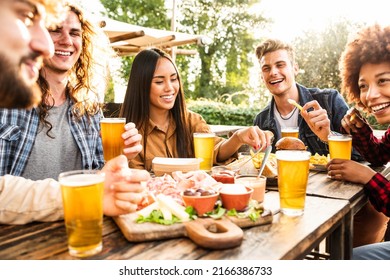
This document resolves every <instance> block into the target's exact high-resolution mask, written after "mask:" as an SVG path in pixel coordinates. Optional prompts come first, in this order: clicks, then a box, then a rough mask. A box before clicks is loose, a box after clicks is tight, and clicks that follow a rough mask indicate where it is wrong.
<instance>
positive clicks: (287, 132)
mask: <svg viewBox="0 0 390 280" xmlns="http://www.w3.org/2000/svg"><path fill="white" fill-rule="evenodd" d="M281 132H282V137H295V138H298V136H299V127H286V126H285V127H282V128H281Z"/></svg>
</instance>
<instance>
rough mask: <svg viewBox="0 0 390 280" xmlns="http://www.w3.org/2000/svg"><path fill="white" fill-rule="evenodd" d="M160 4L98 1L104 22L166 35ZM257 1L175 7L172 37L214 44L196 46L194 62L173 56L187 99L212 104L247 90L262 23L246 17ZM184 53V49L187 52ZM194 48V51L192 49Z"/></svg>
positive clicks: (204, 1) (185, 0) (194, 1)
mask: <svg viewBox="0 0 390 280" xmlns="http://www.w3.org/2000/svg"><path fill="white" fill-rule="evenodd" d="M164 2H165V1H164V0H151V1H149V0H118V1H111V0H101V3H102V4H103V6H104V7H105V8H106V10H107V16H109V17H110V18H113V19H116V20H121V21H124V22H128V23H132V24H137V25H141V26H145V27H153V28H160V29H169V23H170V19H168V17H167V10H166V8H165V6H164ZM257 2H258V1H256V0H229V1H227V0H216V1H213V0H200V1H199V0H182V1H180V3H181V4H180V5H179V7H178V9H177V10H178V28H177V30H176V31H181V32H187V33H192V34H204V35H206V36H208V37H210V38H212V39H213V43H212V44H210V45H208V46H198V47H197V50H198V53H199V55H198V56H196V57H188V56H187V57H184V56H177V60H176V62H177V65H178V68H179V71H180V73H181V75H182V77H183V84H184V88H185V92H186V93H187V95H188V96H189V97H194V98H196V97H208V98H215V97H217V96H219V95H221V94H223V93H229V92H230V93H231V92H235V91H240V90H243V89H246V85H247V84H248V82H249V75H250V73H249V69H250V67H251V66H252V62H251V60H250V59H249V57H248V56H249V53H253V52H254V38H253V35H252V32H251V30H252V28H253V27H255V26H259V25H261V24H262V23H264V22H265V20H264V18H263V17H261V16H258V15H254V14H250V13H249V12H248V8H249V7H250V6H251V5H252V4H254V3H257ZM187 48H188V47H187ZM191 48H193V46H191ZM131 63H132V59H131V58H126V59H124V61H123V64H122V76H123V77H125V78H126V79H127V78H128V76H129V71H130V68H131Z"/></svg>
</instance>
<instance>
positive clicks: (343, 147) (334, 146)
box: [328, 135, 352, 159]
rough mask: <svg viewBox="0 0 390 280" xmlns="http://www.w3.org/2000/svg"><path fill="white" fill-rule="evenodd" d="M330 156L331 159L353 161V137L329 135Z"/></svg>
mask: <svg viewBox="0 0 390 280" xmlns="http://www.w3.org/2000/svg"><path fill="white" fill-rule="evenodd" d="M328 145H329V155H330V158H331V159H334V158H341V159H351V153H352V136H351V135H329V136H328Z"/></svg>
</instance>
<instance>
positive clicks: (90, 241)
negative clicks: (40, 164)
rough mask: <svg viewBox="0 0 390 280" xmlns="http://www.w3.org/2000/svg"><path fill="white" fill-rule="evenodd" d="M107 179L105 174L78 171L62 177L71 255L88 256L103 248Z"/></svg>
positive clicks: (65, 218) (59, 179) (95, 171)
mask: <svg viewBox="0 0 390 280" xmlns="http://www.w3.org/2000/svg"><path fill="white" fill-rule="evenodd" d="M104 179H105V175H104V173H103V172H100V171H99V170H76V171H69V172H63V173H61V174H60V175H59V178H58V181H59V183H60V185H61V193H62V203H63V206H64V220H65V226H66V232H67V236H68V248H69V254H70V255H71V256H74V257H88V256H92V255H95V254H97V253H99V252H100V251H101V250H102V248H103V245H102V227H103V190H104Z"/></svg>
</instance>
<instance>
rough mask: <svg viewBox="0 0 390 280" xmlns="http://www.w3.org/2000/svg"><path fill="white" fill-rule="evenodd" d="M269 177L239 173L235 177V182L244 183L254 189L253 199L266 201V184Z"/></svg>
mask: <svg viewBox="0 0 390 280" xmlns="http://www.w3.org/2000/svg"><path fill="white" fill-rule="evenodd" d="M266 182H267V178H266V177H265V176H257V175H237V176H236V177H235V178H234V183H236V184H241V185H244V186H245V187H249V188H252V189H253V193H252V199H254V200H257V201H258V202H263V201H264V194H265V185H266Z"/></svg>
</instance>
